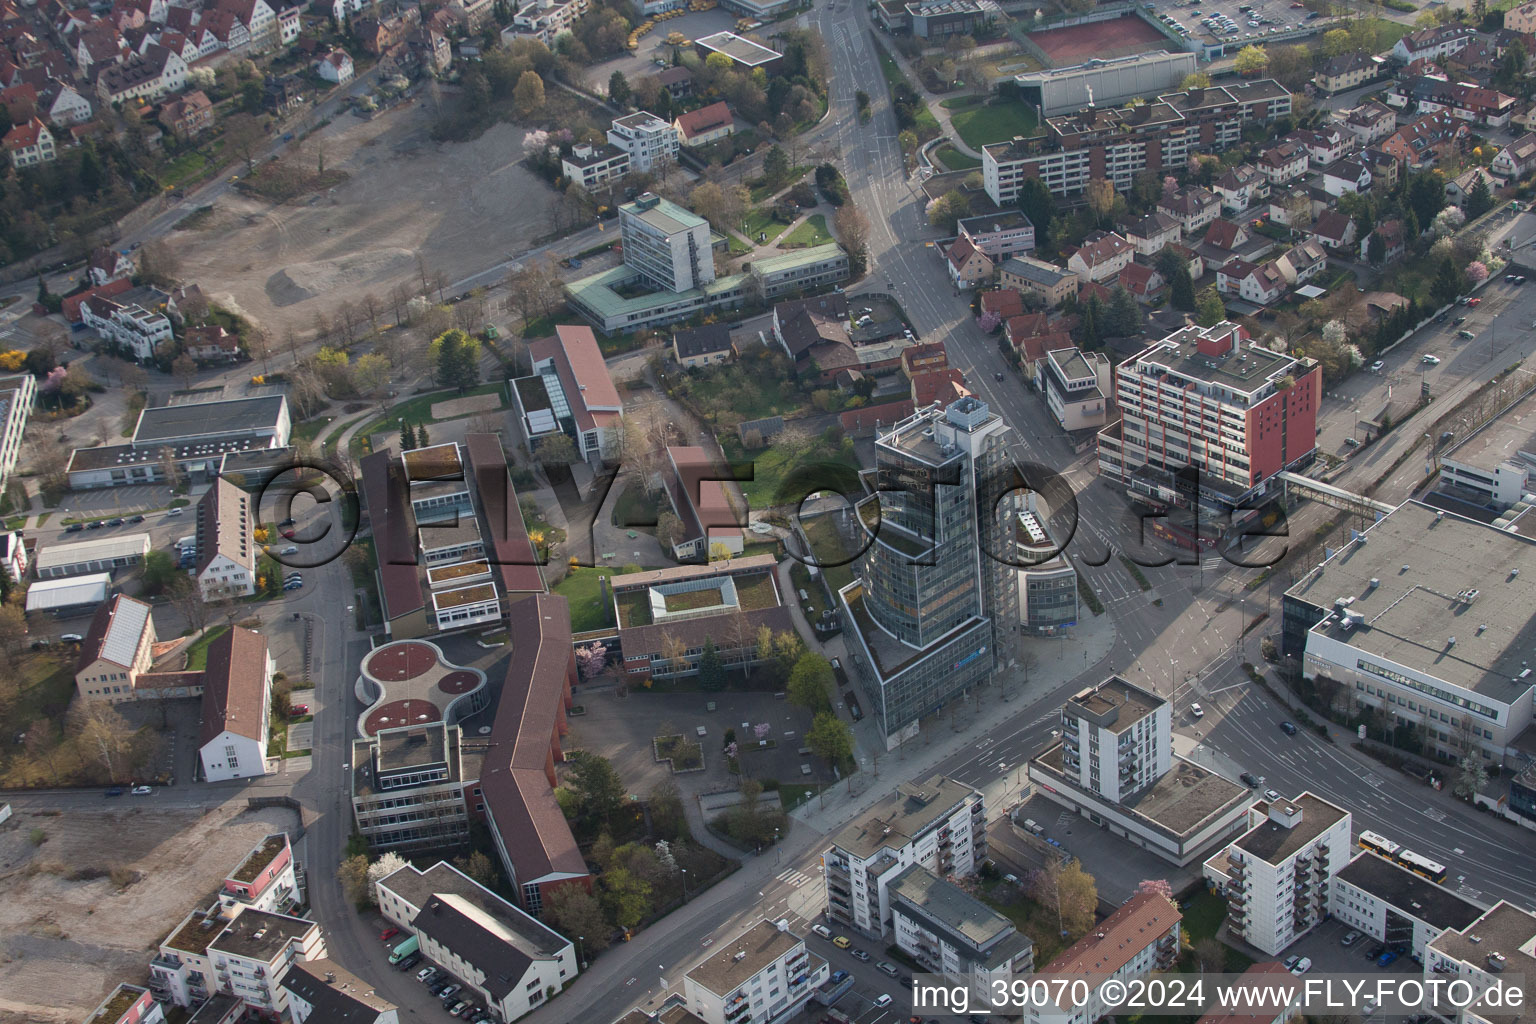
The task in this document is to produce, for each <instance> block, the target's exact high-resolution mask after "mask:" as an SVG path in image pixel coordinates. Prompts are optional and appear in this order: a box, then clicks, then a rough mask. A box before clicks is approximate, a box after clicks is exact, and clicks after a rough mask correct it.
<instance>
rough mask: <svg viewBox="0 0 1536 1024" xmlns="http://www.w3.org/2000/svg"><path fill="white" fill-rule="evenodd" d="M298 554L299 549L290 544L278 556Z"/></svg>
mask: <svg viewBox="0 0 1536 1024" xmlns="http://www.w3.org/2000/svg"><path fill="white" fill-rule="evenodd" d="M298 553H299V549H298V547H296V546H295V545H293V544H289V545H288V546H287V547H285V548H283V550H281V551H279V552H278V554H280V555H296V554H298Z"/></svg>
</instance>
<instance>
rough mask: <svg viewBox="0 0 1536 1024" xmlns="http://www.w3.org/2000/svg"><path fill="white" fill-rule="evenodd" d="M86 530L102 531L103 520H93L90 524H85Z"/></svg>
mask: <svg viewBox="0 0 1536 1024" xmlns="http://www.w3.org/2000/svg"><path fill="white" fill-rule="evenodd" d="M85 528H86V529H87V530H99V529H101V520H100V519H92V520H91V521H90V522H88V523H86V524H85Z"/></svg>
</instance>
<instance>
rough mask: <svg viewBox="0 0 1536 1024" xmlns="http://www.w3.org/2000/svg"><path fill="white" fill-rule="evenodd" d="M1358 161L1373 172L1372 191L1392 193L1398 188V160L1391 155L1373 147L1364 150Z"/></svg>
mask: <svg viewBox="0 0 1536 1024" xmlns="http://www.w3.org/2000/svg"><path fill="white" fill-rule="evenodd" d="M1358 159H1359V161H1360V162H1361V163H1362V164H1364V165H1365V169H1366V170H1368V171H1370V172H1371V189H1372V191H1375V192H1390V191H1392V190H1393V189H1394V188H1396V187H1397V174H1398V166H1397V160H1396V158H1394V157H1393V156H1392V155H1391V154H1390V153H1386V152H1383V151H1382V150H1379V149H1376V148H1374V147H1372V148H1370V149H1362V150H1361V151H1360V155H1359V157H1358Z"/></svg>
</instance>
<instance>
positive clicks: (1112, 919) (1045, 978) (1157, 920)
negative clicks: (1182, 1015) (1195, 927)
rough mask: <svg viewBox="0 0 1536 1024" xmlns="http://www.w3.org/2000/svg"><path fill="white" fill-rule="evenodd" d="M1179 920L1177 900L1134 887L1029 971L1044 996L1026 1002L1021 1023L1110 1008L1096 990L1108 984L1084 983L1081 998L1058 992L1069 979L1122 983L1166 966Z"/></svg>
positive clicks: (1092, 1017)
mask: <svg viewBox="0 0 1536 1024" xmlns="http://www.w3.org/2000/svg"><path fill="white" fill-rule="evenodd" d="M1181 920H1183V915H1181V914H1180V913H1179V908H1178V906H1177V905H1176V904H1174V903H1173V902H1172V901H1170V900H1169V899H1168V897H1166V896H1164V895H1162V894H1161V893H1158V892H1156V891H1155V890H1152V891H1142V892H1138V893H1137V894H1136V895H1134V896H1132V897H1131V898H1130V899H1129V900H1127V901H1126V902H1125V903H1124V904H1122V905H1121V906H1120V907H1119V908H1118V909H1116V911H1115V912H1114V913H1113V914H1110V915H1109V917H1107V918H1105V919H1104V920H1103V921H1101V922H1100V923H1099V924H1098V925H1096V926H1095V927H1094V928H1093V929H1091V930H1090V931H1089V932H1088V934H1086V935H1084V936H1083V937H1082V938H1081V939H1078V940H1077V942H1075V943H1073V944H1072V945H1071V946H1069V947H1068V948H1067V949H1066V951H1065V952H1063V953H1062V954H1061V955H1060V956H1058V957H1056V959H1054V960H1052V961H1051V962H1050V963H1049V964H1047V965H1046V966H1045V967H1043V968H1041V969H1040V970H1039V972H1038V973H1036V974H1035V975H1034V978H1035V979H1038V980H1040V981H1041V982H1042V983H1043V985H1044V991H1045V992H1046V993H1047V995H1048V998H1046V999H1042V1000H1041V1001H1040V1002H1038V1003H1034V1002H1032V1003H1031V1004H1030V1006H1029V1009H1028V1010H1027V1011H1025V1012H1024V1014H1023V1022H1024V1024H1072V1022H1077V1021H1096V1020H1099V1019H1100V1018H1102V1017H1105V1016H1107V1015H1109V1014H1111V1013H1113V1012H1114V1007H1113V1006H1110V1005H1107V1004H1106V1003H1105V1002H1104V999H1103V997H1102V996H1101V995H1100V993H1101V992H1103V991H1105V990H1106V989H1108V988H1109V986H1107V985H1098V986H1089V987H1090V989H1091V991H1089V993H1088V998H1087V1001H1086V1004H1080V1003H1079V1001H1076V1000H1073V999H1072V998H1070V997H1068V996H1064V995H1062V994H1060V993H1063V992H1066V991H1069V990H1070V989H1071V986H1072V982H1073V980H1074V979H1079V978H1086V977H1093V978H1096V979H1098V978H1109V979H1112V980H1116V981H1118V982H1120V983H1121V984H1124V983H1126V982H1128V981H1135V980H1136V979H1141V978H1147V977H1150V976H1151V975H1152V973H1153V972H1154V971H1161V970H1167V969H1168V968H1170V967H1171V966H1172V965H1173V963H1174V961H1175V960H1177V959H1178V955H1179V922H1180V921H1181ZM1050 993H1057V994H1056V995H1055V996H1054V997H1049V994H1050Z"/></svg>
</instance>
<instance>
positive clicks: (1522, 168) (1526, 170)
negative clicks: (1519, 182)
mask: <svg viewBox="0 0 1536 1024" xmlns="http://www.w3.org/2000/svg"><path fill="white" fill-rule="evenodd" d="M1488 166H1489V169H1490V170H1492V171H1493V173H1494V174H1497V175H1498V176H1499V177H1501V178H1504V179H1506V180H1513V179H1515V178H1523V177H1525V176H1526V175H1527V174H1530V173H1531V172H1532V171H1536V134H1531V133H1530V132H1527V133H1526V134H1524V135H1522V136H1520V137H1519V138H1518V139H1516V140H1515V141H1514V142H1511V143H1510V144H1509V145H1507V146H1505V147H1504V148H1503V149H1501V150H1499V151H1498V153H1496V154H1495V155H1494V158H1493V162H1492V163H1491V164H1489V165H1488Z"/></svg>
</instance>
